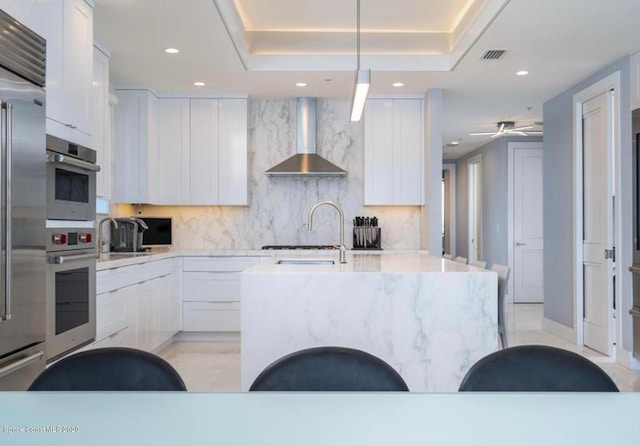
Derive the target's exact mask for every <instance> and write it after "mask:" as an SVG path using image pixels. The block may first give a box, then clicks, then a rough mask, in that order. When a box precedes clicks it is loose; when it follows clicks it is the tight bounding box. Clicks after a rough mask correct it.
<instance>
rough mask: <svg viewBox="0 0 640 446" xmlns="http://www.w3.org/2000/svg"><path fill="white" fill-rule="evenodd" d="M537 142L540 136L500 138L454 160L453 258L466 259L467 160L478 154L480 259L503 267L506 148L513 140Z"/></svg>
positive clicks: (505, 250)
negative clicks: (480, 173)
mask: <svg viewBox="0 0 640 446" xmlns="http://www.w3.org/2000/svg"><path fill="white" fill-rule="evenodd" d="M541 140H542V138H540V137H522V136H511V137H502V138H499V139H498V140H494V141H491V142H490V143H489V144H486V145H484V146H482V147H480V148H479V149H477V150H474V151H473V152H471V153H469V154H468V155H466V156H465V157H463V158H460V159H459V160H457V161H456V253H455V254H456V255H459V256H463V257H467V258H468V257H469V247H468V227H469V225H468V221H469V219H468V199H469V198H468V196H469V186H468V175H467V162H468V161H469V158H471V157H473V156H475V155H477V154H478V153H480V154H482V243H483V250H482V260H485V261H486V262H487V266H491V265H493V264H494V263H500V264H503V265H507V264H508V252H507V175H508V170H507V169H508V166H507V162H508V153H507V146H508V143H509V142H514V141H529V142H536V141H541Z"/></svg>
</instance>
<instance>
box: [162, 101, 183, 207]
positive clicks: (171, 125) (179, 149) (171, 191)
mask: <svg viewBox="0 0 640 446" xmlns="http://www.w3.org/2000/svg"><path fill="white" fill-rule="evenodd" d="M158 204H189V99H159V100H158Z"/></svg>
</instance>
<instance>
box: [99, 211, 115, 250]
mask: <svg viewBox="0 0 640 446" xmlns="http://www.w3.org/2000/svg"><path fill="white" fill-rule="evenodd" d="M105 221H109V222H111V224H112V225H113V229H118V222H117V221H116V219H115V218H112V217H105V218H103V219H102V220H100V221H99V222H98V252H99V253H100V254H103V253H104V233H103V232H102V227H103V223H104V222H105Z"/></svg>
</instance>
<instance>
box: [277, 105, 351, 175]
mask: <svg viewBox="0 0 640 446" xmlns="http://www.w3.org/2000/svg"><path fill="white" fill-rule="evenodd" d="M297 108H298V113H297V115H298V122H297V133H298V134H297V143H296V154H295V155H293V156H292V157H291V158H287V159H286V160H284V161H283V162H281V163H280V164H277V165H276V166H273V167H272V168H271V169H269V170H267V171H266V172H265V174H266V175H270V176H343V175H346V174H347V172H346V171H344V170H342V169H341V168H339V167H338V166H336V165H335V164H333V163H331V162H329V161H327V160H326V159H324V158H322V157H321V156H320V155H318V154H317V153H316V99H315V98H298V104H297Z"/></svg>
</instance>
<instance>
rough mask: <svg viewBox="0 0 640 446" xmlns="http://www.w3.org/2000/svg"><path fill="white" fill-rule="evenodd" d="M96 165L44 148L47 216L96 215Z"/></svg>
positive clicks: (82, 217) (79, 217)
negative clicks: (45, 151) (45, 153)
mask: <svg viewBox="0 0 640 446" xmlns="http://www.w3.org/2000/svg"><path fill="white" fill-rule="evenodd" d="M98 170H100V168H99V167H98V166H96V165H95V164H92V163H89V162H87V161H82V160H78V159H75V158H71V157H68V156H64V155H60V154H56V153H54V152H49V151H47V218H48V219H50V220H86V221H91V220H95V218H96V172H97V171H98Z"/></svg>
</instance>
